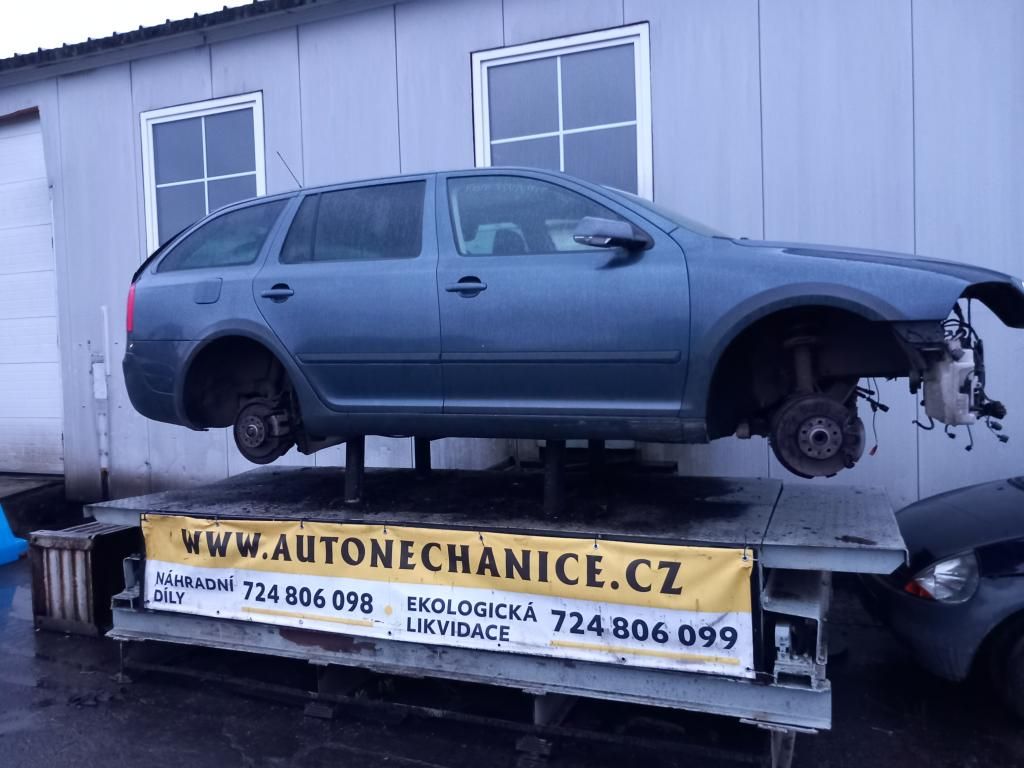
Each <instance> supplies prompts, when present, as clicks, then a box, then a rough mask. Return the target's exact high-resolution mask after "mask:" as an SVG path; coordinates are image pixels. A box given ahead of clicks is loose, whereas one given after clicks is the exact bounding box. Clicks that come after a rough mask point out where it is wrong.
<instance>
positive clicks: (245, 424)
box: [238, 414, 267, 448]
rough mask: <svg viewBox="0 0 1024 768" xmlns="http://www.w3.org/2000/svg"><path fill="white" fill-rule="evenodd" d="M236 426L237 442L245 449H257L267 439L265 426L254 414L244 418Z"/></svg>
mask: <svg viewBox="0 0 1024 768" xmlns="http://www.w3.org/2000/svg"><path fill="white" fill-rule="evenodd" d="M238 426H239V429H238V439H239V442H241V443H242V445H244V446H245V447H246V448H259V447H260V446H261V445H263V443H264V442H265V441H266V439H267V425H266V424H265V423H264V421H263V419H261V418H260V417H259V416H257V415H256V414H249V415H247V416H244V417H243V418H242V419H241V420H240V421H239V424H238Z"/></svg>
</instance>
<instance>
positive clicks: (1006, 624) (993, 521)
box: [861, 477, 1024, 718]
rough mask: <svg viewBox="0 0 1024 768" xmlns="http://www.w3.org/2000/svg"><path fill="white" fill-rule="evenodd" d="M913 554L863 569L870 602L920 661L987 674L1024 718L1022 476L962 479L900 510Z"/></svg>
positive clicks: (949, 675)
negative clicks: (893, 564)
mask: <svg viewBox="0 0 1024 768" xmlns="http://www.w3.org/2000/svg"><path fill="white" fill-rule="evenodd" d="M896 519H897V521H898V523H899V527H900V531H901V532H902V534H903V538H904V541H905V542H906V544H907V551H908V553H909V562H908V563H907V565H906V566H904V567H902V568H900V569H898V570H897V571H895V572H894V573H892V574H891V575H889V576H865V577H862V580H861V583H862V584H863V585H864V587H865V602H866V605H867V607H868V609H869V610H870V611H871V612H872V613H873V614H875V615H876V616H877V617H879V618H880V619H881V620H882V621H883V622H884V623H885V624H886V625H887V626H888V627H889V628H890V629H891V630H892V631H893V633H894V634H895V635H896V637H897V638H899V639H900V641H901V642H902V643H904V644H905V645H906V646H907V647H908V648H909V649H910V651H911V652H912V655H913V658H914V659H915V661H917V662H918V663H919V664H920V665H921V666H923V667H924V668H925V669H927V670H928V671H930V672H932V673H933V674H935V675H938V676H939V677H942V678H945V679H947V680H957V681H959V680H964V679H965V678H967V677H968V675H970V674H971V673H972V672H978V673H979V674H981V675H984V676H988V677H989V678H990V680H991V682H992V683H994V685H995V687H996V689H997V690H998V691H999V692H1000V694H1001V695H1002V697H1003V699H1004V701H1005V702H1006V704H1007V706H1008V707H1009V708H1010V709H1011V711H1013V712H1014V713H1015V714H1016V715H1017V716H1019V717H1021V718H1024V477H1018V478H1014V479H1010V480H1001V481H998V482H992V483H984V484H982V485H975V486H971V487H969V488H961V489H958V490H955V491H950V492H948V493H942V494H939V495H938V496H932V497H930V498H927V499H923V500H921V501H919V502H917V503H915V504H911V505H910V506H908V507H906V508H904V509H903V510H901V511H900V512H898V513H897V514H896Z"/></svg>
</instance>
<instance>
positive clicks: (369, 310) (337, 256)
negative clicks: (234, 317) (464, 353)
mask: <svg viewBox="0 0 1024 768" xmlns="http://www.w3.org/2000/svg"><path fill="white" fill-rule="evenodd" d="M433 210H434V191H433V177H429V176H428V177H420V178H405V179H401V180H395V181H389V182H386V183H385V182H375V183H361V184H352V185H347V186H344V187H338V188H331V189H328V190H323V191H317V192H311V193H309V194H307V195H306V196H305V198H304V199H303V201H302V203H301V205H300V206H299V208H298V211H297V213H296V214H295V217H294V219H293V220H292V223H291V227H290V229H289V231H288V234H287V236H286V237H285V239H284V241H283V243H282V246H281V248H280V250H279V251H278V252H277V253H272V254H271V255H270V256H269V257H268V259H267V260H266V263H265V264H264V266H263V269H262V270H261V271H260V272H259V274H258V275H257V276H256V279H255V280H254V281H253V291H254V295H255V299H256V302H257V304H258V305H259V307H260V311H261V312H262V313H263V316H264V318H265V319H266V321H267V323H268V325H269V326H270V327H271V328H272V329H273V331H274V333H275V334H277V336H278V337H279V338H280V339H281V341H282V342H283V343H284V345H285V346H286V347H287V348H288V350H289V351H290V352H291V354H292V356H293V357H294V359H295V362H296V364H297V365H298V367H299V368H300V369H301V370H302V372H303V373H304V374H305V375H306V376H307V378H308V379H309V382H310V384H311V385H312V386H313V388H314V390H316V392H317V394H318V395H319V396H320V398H321V399H322V400H323V401H324V402H325V403H326V404H327V405H328V407H330V408H332V409H334V410H337V411H344V412H395V413H399V412H435V413H438V412H440V410H441V397H442V393H441V370H440V322H439V317H438V307H437V288H436V267H437V241H436V237H435V230H434V220H433V217H432V216H429V215H424V211H433Z"/></svg>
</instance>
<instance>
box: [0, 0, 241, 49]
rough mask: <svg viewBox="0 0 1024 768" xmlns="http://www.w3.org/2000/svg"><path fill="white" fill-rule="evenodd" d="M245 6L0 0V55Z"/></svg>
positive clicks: (220, 1) (208, 1)
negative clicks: (195, 14)
mask: <svg viewBox="0 0 1024 768" xmlns="http://www.w3.org/2000/svg"><path fill="white" fill-rule="evenodd" d="M245 4H247V2H246V0H0V15H2V18H3V21H2V22H0V58H7V57H8V56H13V55H14V54H15V53H31V52H32V51H35V50H36V49H37V48H57V47H58V46H60V45H62V44H63V43H81V42H83V41H84V40H85V39H86V38H88V37H91V38H97V37H109V36H110V35H111V34H112V33H114V32H128V31H130V30H133V29H138V28H139V26H140V25H142V26H144V27H149V26H152V25H154V24H163V23H164V21H166V20H167V19H171V20H175V19H184V18H188V17H189V16H191V15H192V14H193V13H210V12H211V11H219V10H220V9H221V8H223V7H224V6H225V5H228V6H234V5H245Z"/></svg>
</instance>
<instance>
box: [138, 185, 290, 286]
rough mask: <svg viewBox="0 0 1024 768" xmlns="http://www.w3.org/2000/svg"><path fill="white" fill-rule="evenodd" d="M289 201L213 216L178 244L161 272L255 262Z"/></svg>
mask: <svg viewBox="0 0 1024 768" xmlns="http://www.w3.org/2000/svg"><path fill="white" fill-rule="evenodd" d="M287 202H288V201H287V200H272V201H271V202H268V203H260V204H257V205H249V206H246V207H245V208H239V209H237V210H234V211H228V212H227V213H223V214H221V215H220V216H217V217H216V218H213V219H210V220H209V221H208V222H206V223H205V224H203V225H202V226H200V227H199V228H198V229H196V230H195V231H193V232H192V233H191V234H190V235H187V236H186V237H185V239H184V240H182V241H181V242H180V243H178V244H177V245H175V246H174V248H172V249H171V251H170V252H169V253H168V254H167V255H166V256H165V257H164V258H163V260H162V261H161V262H160V266H159V267H158V268H157V272H173V271H177V270H182V269H202V268H204V267H235V266H240V265H242V264H252V263H253V262H254V261H256V257H257V256H258V255H259V252H260V248H262V247H263V241H264V240H266V239H267V235H268V234H269V233H270V230H271V228H272V227H273V226H274V222H275V221H277V217H278V216H280V215H281V211H282V210H284V207H285V204H286V203H287Z"/></svg>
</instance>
